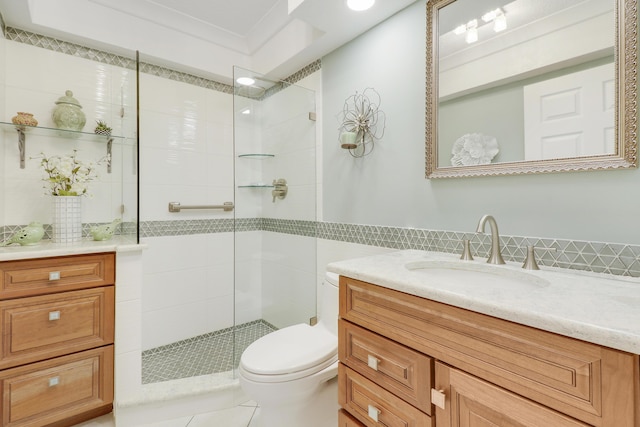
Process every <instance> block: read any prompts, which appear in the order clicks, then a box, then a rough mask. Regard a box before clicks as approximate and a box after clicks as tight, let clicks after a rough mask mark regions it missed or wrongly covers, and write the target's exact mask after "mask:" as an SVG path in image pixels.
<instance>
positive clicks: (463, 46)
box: [426, 0, 638, 178]
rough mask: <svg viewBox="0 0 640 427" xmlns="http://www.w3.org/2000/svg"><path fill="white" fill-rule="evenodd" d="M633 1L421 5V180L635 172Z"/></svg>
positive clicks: (492, 0) (491, 0) (443, 1)
mask: <svg viewBox="0 0 640 427" xmlns="http://www.w3.org/2000/svg"><path fill="white" fill-rule="evenodd" d="M637 7H638V4H637V0H428V1H427V61H426V62H427V63H426V65H427V89H426V176H427V178H448V177H469V176H487V175H511V174H526V173H543V172H568V171H583V170H604V169H623V168H635V167H637V166H638V153H637V151H638V140H637V138H638V135H637V126H638V110H637V101H638V91H637V90H638V88H637V79H638V76H637V75H638V23H637V19H638V14H637Z"/></svg>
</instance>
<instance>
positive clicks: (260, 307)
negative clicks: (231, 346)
mask: <svg viewBox="0 0 640 427" xmlns="http://www.w3.org/2000/svg"><path fill="white" fill-rule="evenodd" d="M233 74H234V76H233V77H234V97H233V104H234V105H233V111H234V150H235V153H234V160H235V186H234V187H235V201H236V210H235V225H236V226H235V234H234V237H235V310H234V312H235V325H236V340H235V342H236V350H235V359H236V360H235V366H236V367H237V366H238V363H239V357H240V355H241V354H242V351H243V350H244V349H245V348H246V346H247V345H248V344H250V343H251V342H252V341H253V340H255V339H256V338H258V337H259V336H261V335H263V334H265V333H268V332H271V331H273V330H275V329H280V328H283V327H286V326H290V325H293V324H296V323H303V322H310V321H312V319H313V318H314V317H315V314H316V238H315V236H316V233H315V224H316V138H315V136H316V133H315V132H316V131H315V93H314V91H312V90H309V89H306V88H304V87H301V86H296V85H292V84H288V83H285V82H278V81H273V80H270V79H267V78H265V77H264V76H262V75H260V74H258V73H255V72H252V71H250V70H246V69H242V68H238V67H235V68H234V73H233Z"/></svg>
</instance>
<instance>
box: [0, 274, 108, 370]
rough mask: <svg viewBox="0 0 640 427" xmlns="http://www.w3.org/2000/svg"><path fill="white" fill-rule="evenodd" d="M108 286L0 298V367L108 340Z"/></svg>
mask: <svg viewBox="0 0 640 427" xmlns="http://www.w3.org/2000/svg"><path fill="white" fill-rule="evenodd" d="M114 293H115V291H114V286H106V287H102V288H93V289H84V290H80V291H71V292H64V293H59V294H51V295H42V296H37V297H28V298H20V299H15V300H13V299H12V300H6V301H0V328H1V330H2V340H1V341H0V369H4V368H8V367H12V366H17V365H22V364H25V363H30V362H35V361H38V360H43V359H48V358H51V357H56V356H61V355H63V354H69V353H73V352H77V351H81V350H86V349H89V348H93V347H99V346H103V345H106V344H111V343H113V339H114Z"/></svg>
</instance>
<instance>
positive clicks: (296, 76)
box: [282, 59, 322, 84]
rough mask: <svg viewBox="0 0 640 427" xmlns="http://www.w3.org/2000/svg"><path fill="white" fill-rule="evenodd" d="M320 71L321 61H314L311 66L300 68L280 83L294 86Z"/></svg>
mask: <svg viewBox="0 0 640 427" xmlns="http://www.w3.org/2000/svg"><path fill="white" fill-rule="evenodd" d="M320 69H322V60H320V59H316V60H315V61H313V62H312V63H311V64H309V65H307V66H305V67H303V68H301V69H300V70H298V71H296V72H295V73H293V74H291V75H290V76H289V77H286V78H284V79H283V80H282V81H283V82H285V83H289V84H295V83H297V82H299V81H300V80H302V79H304V78H305V77H308V76H310V75H311V74H313V73H315V72H316V71H320Z"/></svg>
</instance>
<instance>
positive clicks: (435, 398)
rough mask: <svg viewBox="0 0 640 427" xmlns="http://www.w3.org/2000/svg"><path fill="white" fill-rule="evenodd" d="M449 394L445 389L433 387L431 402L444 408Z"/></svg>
mask: <svg viewBox="0 0 640 427" xmlns="http://www.w3.org/2000/svg"><path fill="white" fill-rule="evenodd" d="M446 398H447V396H446V395H445V394H444V390H436V389H435V388H432V389H431V403H433V404H434V405H436V406H437V407H438V408H440V409H444V402H445V400H446Z"/></svg>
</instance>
